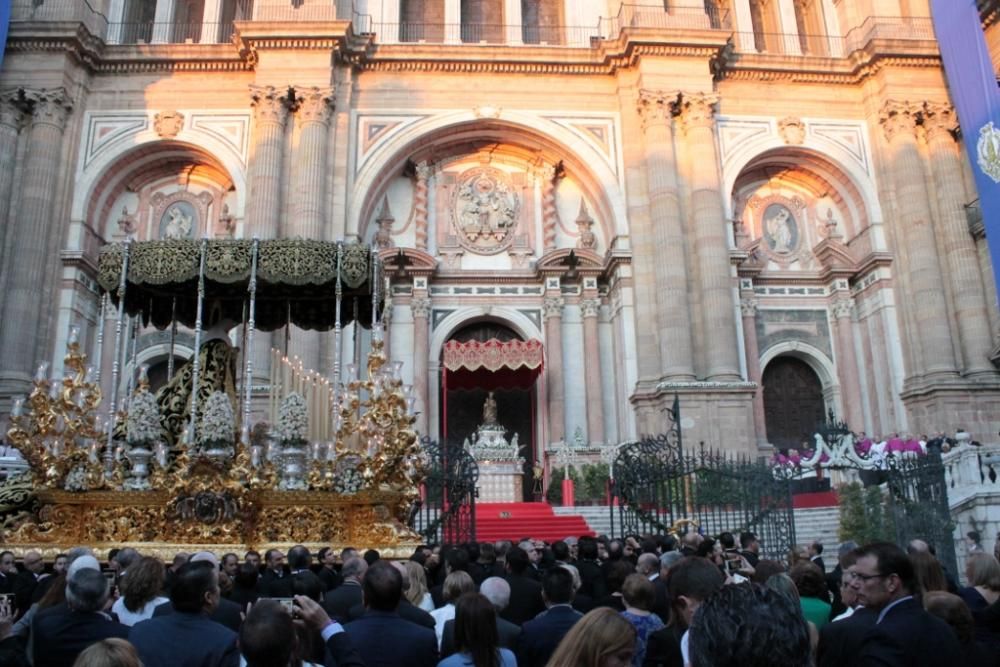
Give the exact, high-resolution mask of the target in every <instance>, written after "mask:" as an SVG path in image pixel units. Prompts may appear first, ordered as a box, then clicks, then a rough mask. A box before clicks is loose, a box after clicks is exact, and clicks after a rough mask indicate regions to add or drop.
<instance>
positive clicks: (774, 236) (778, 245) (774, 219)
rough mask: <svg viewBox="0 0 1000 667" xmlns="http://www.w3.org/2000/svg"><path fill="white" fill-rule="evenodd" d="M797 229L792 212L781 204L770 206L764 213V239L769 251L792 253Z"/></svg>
mask: <svg viewBox="0 0 1000 667" xmlns="http://www.w3.org/2000/svg"><path fill="white" fill-rule="evenodd" d="M797 236H798V227H797V226H796V224H795V218H794V217H792V212H791V211H789V210H788V209H787V208H786V207H784V206H782V205H781V204H771V205H770V206H768V207H767V210H765V211H764V238H766V239H767V243H768V245H769V246H770V248H771V250H773V251H774V252H776V253H779V254H787V253H789V252H791V251H792V248H793V246H794V243H795V241H796V237H797Z"/></svg>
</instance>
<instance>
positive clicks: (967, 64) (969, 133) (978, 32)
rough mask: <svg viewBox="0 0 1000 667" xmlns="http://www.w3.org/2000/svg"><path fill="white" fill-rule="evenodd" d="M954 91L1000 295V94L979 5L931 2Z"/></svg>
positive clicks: (959, 1) (950, 0) (948, 0)
mask: <svg viewBox="0 0 1000 667" xmlns="http://www.w3.org/2000/svg"><path fill="white" fill-rule="evenodd" d="M931 12H932V14H933V16H934V32H935V33H937V41H938V44H939V46H940V49H941V60H942V61H944V71H945V74H946V75H947V77H948V90H949V91H950V92H951V99H952V101H954V103H955V111H956V112H957V113H958V120H959V122H960V123H961V125H962V136H963V138H964V139H965V147H966V151H967V152H968V155H969V159H970V160H972V171H973V173H975V175H976V188H977V189H978V190H979V203H980V206H981V208H982V212H983V224H984V226H985V228H986V242H987V244H988V246H989V249H990V259H991V260H992V262H993V280H994V283H995V284H996V285H997V288H998V290H1000V88H998V87H997V77H996V74H995V72H994V70H993V62H992V60H991V59H990V54H989V51H987V50H986V36H985V35H984V34H983V28H982V23H981V22H980V19H979V9H978V8H977V7H976V0H931Z"/></svg>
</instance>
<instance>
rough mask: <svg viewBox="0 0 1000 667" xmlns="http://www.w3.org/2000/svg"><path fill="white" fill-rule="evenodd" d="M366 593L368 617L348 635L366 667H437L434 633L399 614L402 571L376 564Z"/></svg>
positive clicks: (364, 586) (366, 582) (365, 583)
mask: <svg viewBox="0 0 1000 667" xmlns="http://www.w3.org/2000/svg"><path fill="white" fill-rule="evenodd" d="M345 565H346V564H345ZM341 588H343V587H341ZM362 589H363V591H364V597H365V608H366V611H365V615H364V616H362V617H361V618H359V619H357V620H356V621H353V622H351V623H350V624H348V625H347V634H348V635H349V636H350V638H351V641H352V642H353V643H354V645H355V646H356V647H357V649H358V652H359V653H360V654H361V658H362V660H363V661H364V664H365V665H367V667H396V666H397V665H407V667H434V665H436V664H437V660H438V646H437V637H436V636H435V634H434V631H433V630H431V629H429V628H424V627H421V626H419V625H417V624H416V623H411V622H409V621H407V620H404V619H403V618H401V617H400V615H399V614H398V613H396V608H397V607H398V606H399V601H400V599H401V598H402V596H403V577H402V575H401V574H400V573H399V570H398V569H396V568H395V567H393V566H392V565H391V564H389V563H386V562H376V563H374V564H373V565H372V566H371V567H369V568H368V571H367V572H366V573H365V577H364V581H363V582H362ZM338 590H339V589H338Z"/></svg>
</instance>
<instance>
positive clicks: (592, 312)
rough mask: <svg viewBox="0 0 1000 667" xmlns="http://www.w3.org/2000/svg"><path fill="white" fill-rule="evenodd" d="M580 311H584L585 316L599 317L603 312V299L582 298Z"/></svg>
mask: <svg viewBox="0 0 1000 667" xmlns="http://www.w3.org/2000/svg"><path fill="white" fill-rule="evenodd" d="M580 312H582V313H583V316H584V317H597V316H598V315H599V314H600V313H601V300H600V299H598V298H593V299H580Z"/></svg>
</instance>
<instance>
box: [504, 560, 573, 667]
mask: <svg viewBox="0 0 1000 667" xmlns="http://www.w3.org/2000/svg"><path fill="white" fill-rule="evenodd" d="M542 599H543V600H544V601H545V606H546V607H547V609H546V610H545V611H544V612H542V613H541V614H539V615H538V616H536V617H535V618H534V619H532V620H530V621H528V622H527V623H525V624H524V625H523V626H522V627H521V638H520V639H519V640H518V643H517V664H518V665H520V666H521V667H544V665H545V663H547V662H548V661H549V658H551V657H552V654H553V653H554V652H555V650H556V647H557V646H558V645H559V642H560V641H562V638H563V637H565V636H566V633H568V632H569V631H570V628H572V627H573V626H574V625H575V624H576V622H577V621H579V620H580V619H581V618H583V614H581V613H580V612H578V611H577V610H575V609H573V607H572V603H573V575H572V573H570V571H569V570H567V569H566V568H564V567H553V568H549V569H548V570H547V571H546V572H545V576H544V577H542Z"/></svg>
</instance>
